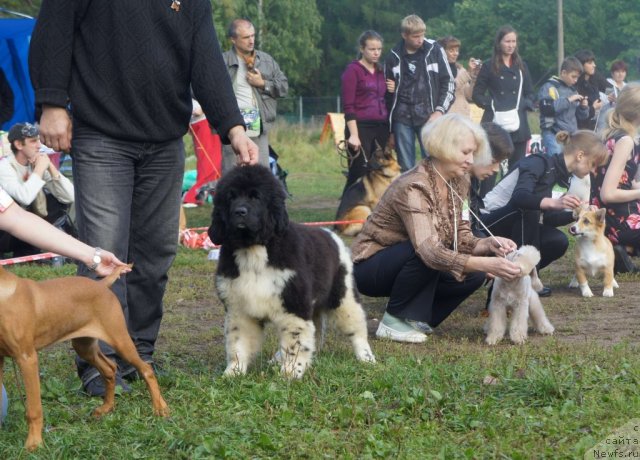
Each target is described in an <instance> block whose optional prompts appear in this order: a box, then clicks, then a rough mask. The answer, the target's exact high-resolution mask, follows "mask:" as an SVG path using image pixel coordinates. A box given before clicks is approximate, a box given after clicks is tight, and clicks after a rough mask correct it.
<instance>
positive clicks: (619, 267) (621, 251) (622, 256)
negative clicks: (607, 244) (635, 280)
mask: <svg viewBox="0 0 640 460" xmlns="http://www.w3.org/2000/svg"><path fill="white" fill-rule="evenodd" d="M613 253H614V254H615V263H614V266H613V271H614V272H615V273H636V272H637V271H638V268H637V267H636V266H635V264H634V263H633V260H631V257H630V256H629V254H627V250H626V249H625V248H624V247H623V246H621V245H619V244H616V245H615V246H614V247H613Z"/></svg>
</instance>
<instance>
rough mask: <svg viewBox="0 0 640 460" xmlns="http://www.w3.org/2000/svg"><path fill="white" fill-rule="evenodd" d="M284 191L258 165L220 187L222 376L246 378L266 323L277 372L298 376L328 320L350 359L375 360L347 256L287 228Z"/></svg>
mask: <svg viewBox="0 0 640 460" xmlns="http://www.w3.org/2000/svg"><path fill="white" fill-rule="evenodd" d="M285 199H286V195H285V191H284V188H283V186H282V184H280V182H278V180H277V179H276V178H275V177H274V176H273V174H272V173H271V171H270V170H269V169H268V168H266V167H264V166H259V165H255V166H245V167H237V168H235V169H233V170H232V171H230V172H229V173H228V174H226V175H225V176H224V177H223V178H222V180H220V182H219V183H218V185H217V187H216V191H215V196H214V202H213V203H214V208H213V215H212V222H211V227H210V228H209V237H210V238H211V241H213V242H214V243H215V244H220V245H222V247H221V250H220V258H219V260H218V270H217V273H216V289H217V291H218V296H219V297H220V299H221V300H222V302H223V304H224V307H225V311H226V316H225V325H224V331H225V342H226V353H227V368H226V370H225V375H236V374H244V373H246V371H247V366H248V365H249V363H250V362H251V360H252V359H253V358H254V356H255V355H256V354H257V353H258V352H259V351H260V348H261V346H262V341H263V328H264V325H265V323H266V322H268V321H270V322H272V323H273V324H274V325H275V327H276V330H277V333H278V336H279V341H280V349H279V351H278V352H277V353H276V357H277V360H278V361H279V362H280V364H281V370H282V373H283V374H284V375H286V376H288V377H293V378H301V377H302V376H303V375H304V372H305V370H306V369H307V367H309V366H310V365H311V362H312V360H313V354H314V352H315V350H316V343H318V346H320V344H321V342H322V337H323V333H324V324H325V321H326V320H328V322H329V324H331V323H333V324H334V325H335V326H336V327H337V328H338V330H340V331H341V332H342V333H344V334H346V335H347V336H348V337H349V338H350V339H351V342H352V344H353V348H354V350H355V353H356V357H357V358H358V359H359V360H361V361H367V362H375V357H374V356H373V353H372V352H371V348H370V347H369V342H368V341H367V325H366V317H365V313H364V310H363V309H362V306H361V305H360V303H359V302H358V299H357V294H356V292H355V290H354V281H353V267H352V264H351V258H350V256H349V251H348V249H347V248H346V246H345V245H344V243H343V242H342V240H341V239H340V238H338V237H337V236H336V235H334V234H333V233H331V232H330V231H328V230H324V229H318V228H311V227H308V226H304V225H299V224H294V223H291V222H289V216H288V215H287V209H286V207H285Z"/></svg>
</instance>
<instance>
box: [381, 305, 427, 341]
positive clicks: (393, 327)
mask: <svg viewBox="0 0 640 460" xmlns="http://www.w3.org/2000/svg"><path fill="white" fill-rule="evenodd" d="M376 337H378V338H380V339H389V340H393V341H395V342H408V343H422V342H424V341H426V340H427V336H426V335H425V334H424V333H422V332H420V331H418V330H416V329H414V327H413V326H412V325H411V324H409V323H408V322H407V321H406V320H404V319H402V318H396V317H395V316H391V315H390V314H389V313H386V312H385V314H384V316H383V317H382V321H380V325H379V326H378V330H377V331H376Z"/></svg>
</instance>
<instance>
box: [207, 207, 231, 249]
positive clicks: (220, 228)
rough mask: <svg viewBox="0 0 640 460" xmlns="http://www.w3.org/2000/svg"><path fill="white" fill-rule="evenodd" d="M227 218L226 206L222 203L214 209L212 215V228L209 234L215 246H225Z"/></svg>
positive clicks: (208, 231)
mask: <svg viewBox="0 0 640 460" xmlns="http://www.w3.org/2000/svg"><path fill="white" fill-rule="evenodd" d="M226 221H227V216H226V206H225V205H224V204H222V203H218V204H217V205H215V206H214V207H213V212H212V213H211V226H210V227H209V230H207V233H208V234H209V238H210V239H211V242H212V243H213V244H218V245H219V244H224V239H225V235H226V233H227V224H226Z"/></svg>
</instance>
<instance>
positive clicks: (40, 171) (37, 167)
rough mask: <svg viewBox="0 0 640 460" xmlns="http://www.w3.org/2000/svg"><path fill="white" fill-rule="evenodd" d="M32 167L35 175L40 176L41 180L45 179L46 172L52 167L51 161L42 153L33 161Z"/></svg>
mask: <svg viewBox="0 0 640 460" xmlns="http://www.w3.org/2000/svg"><path fill="white" fill-rule="evenodd" d="M31 165H32V166H33V173H34V174H37V175H38V176H40V179H42V178H44V172H45V171H46V170H47V169H48V168H49V166H50V165H51V159H50V158H49V155H47V154H46V153H40V154H38V156H37V157H35V158H34V159H33V161H32V162H31Z"/></svg>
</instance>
